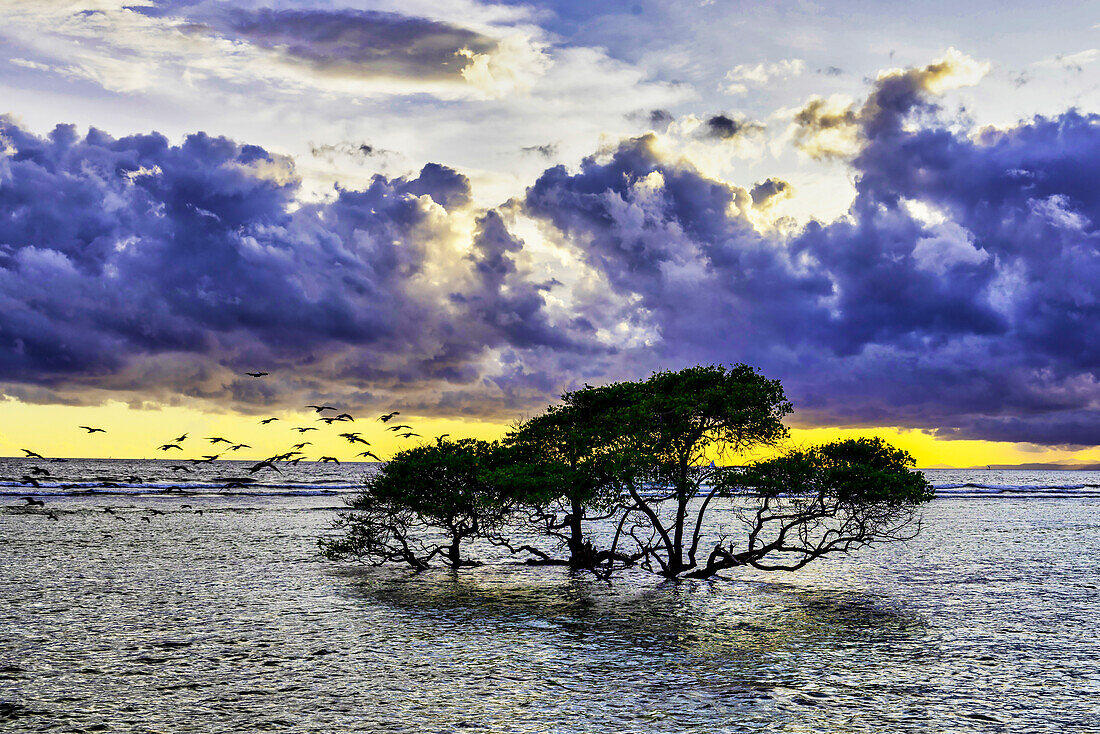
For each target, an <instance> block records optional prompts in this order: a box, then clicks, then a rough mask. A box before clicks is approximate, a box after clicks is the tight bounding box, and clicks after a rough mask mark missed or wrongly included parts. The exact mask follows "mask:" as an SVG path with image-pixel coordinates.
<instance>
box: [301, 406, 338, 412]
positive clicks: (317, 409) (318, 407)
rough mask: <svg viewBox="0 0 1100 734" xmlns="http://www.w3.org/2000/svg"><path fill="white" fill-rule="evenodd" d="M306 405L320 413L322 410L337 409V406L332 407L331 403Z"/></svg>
mask: <svg viewBox="0 0 1100 734" xmlns="http://www.w3.org/2000/svg"><path fill="white" fill-rule="evenodd" d="M306 407H307V408H313V409H314V410H316V411H317V412H318V413H320V412H322V411H325V410H336V408H334V407H332V406H331V405H307V406H306Z"/></svg>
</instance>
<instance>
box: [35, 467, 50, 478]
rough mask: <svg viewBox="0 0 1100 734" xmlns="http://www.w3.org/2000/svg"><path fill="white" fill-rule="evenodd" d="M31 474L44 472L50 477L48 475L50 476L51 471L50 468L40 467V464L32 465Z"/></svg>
mask: <svg viewBox="0 0 1100 734" xmlns="http://www.w3.org/2000/svg"><path fill="white" fill-rule="evenodd" d="M31 474H44V475H46V476H47V477H48V476H50V472H49V470H47V469H43V468H42V467H40V466H32V467H31Z"/></svg>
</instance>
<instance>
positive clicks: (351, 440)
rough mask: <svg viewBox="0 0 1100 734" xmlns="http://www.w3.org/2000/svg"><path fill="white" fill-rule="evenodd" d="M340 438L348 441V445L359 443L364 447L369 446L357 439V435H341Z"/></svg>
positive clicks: (366, 442)
mask: <svg viewBox="0 0 1100 734" xmlns="http://www.w3.org/2000/svg"><path fill="white" fill-rule="evenodd" d="M340 438H346V439H347V440H348V443H361V444H364V445H366V446H370V442H369V441H365V440H363V439H361V438H359V434H358V433H341V434H340Z"/></svg>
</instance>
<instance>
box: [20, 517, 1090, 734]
mask: <svg viewBox="0 0 1100 734" xmlns="http://www.w3.org/2000/svg"><path fill="white" fill-rule="evenodd" d="M184 503H187V504H190V505H192V507H190V508H183V507H182V504H184ZM3 504H5V503H4V502H0V505H3ZM12 504H14V503H12ZM106 506H110V507H111V508H112V509H113V511H114V514H110V513H106V512H104V511H103V508H104V507H106ZM337 507H338V503H337V502H334V500H333V499H332V498H324V497H270V498H265V497H250V498H242V497H208V498H201V499H188V498H183V499H181V498H178V497H177V498H172V497H164V496H161V497H122V498H119V497H116V498H104V497H72V498H64V499H58V500H51V502H50V509H51V510H52V511H54V512H55V513H56V514H57V516H58V519H57V520H50V519H49V518H48V517H46V516H44V515H42V514H39V513H37V512H32V513H28V512H26V511H23V510H7V511H0V538H2V540H3V542H4V553H3V554H0V729H3V730H5V731H8V730H10V731H102V730H107V729H103V728H101V727H109V730H111V731H157V732H200V731H201V732H209V731H303V732H305V731H312V732H316V731H340V732H352V731H364V732H366V731H372V732H374V731H383V732H452V731H459V730H463V731H464V730H467V729H471V730H475V731H486V732H547V731H560V732H647V733H650V732H682V731H691V732H722V731H730V732H741V731H745V732H750V731H760V732H765V731H766V732H776V731H786V732H883V731H890V732H894V731H912V732H918V731H919V732H926V731H1005V732H1015V731H1019V732H1044V731H1050V732H1054V731H1082V732H1084V731H1096V730H1100V713H1098V710H1097V709H1098V704H1097V701H1098V700H1100V662H1098V661H1100V642H1098V641H1097V638H1096V635H1095V632H1094V631H1095V629H1097V626H1098V624H1100V604H1098V602H1097V585H1098V583H1100V579H1098V574H1097V571H1096V570H1095V566H1096V559H1097V558H1098V557H1100V502H1097V501H1096V500H1095V499H1090V498H1076V499H1067V500H1064V501H1059V502H1044V501H1026V500H1020V501H1017V500H1004V499H1001V500H982V499H975V500H967V501H945V502H939V503H933V505H932V506H930V508H929V511H928V516H927V530H926V532H925V533H924V535H922V536H921V537H920V538H919V539H918V540H917V541H915V542H914V543H911V544H909V545H908V546H884V547H881V548H877V549H871V550H870V551H869V552H864V553H861V554H858V555H854V556H852V557H849V558H841V559H835V560H828V561H824V562H821V563H819V564H818V565H817V566H810V567H808V568H807V569H804V570H803V571H802V572H799V573H796V574H762V573H755V572H754V573H751V574H731V575H730V576H729V578H727V579H725V580H714V581H708V582H685V583H659V582H656V581H655V580H654V579H652V578H649V577H642V576H636V577H632V576H629V575H628V576H624V577H623V578H621V579H619V580H616V581H615V582H614V583H613V584H611V585H608V584H605V583H601V582H598V581H595V580H594V579H592V578H590V577H587V576H571V575H570V574H569V573H567V572H565V571H563V570H562V569H557V568H554V569H536V568H528V567H525V566H520V565H513V564H496V565H492V566H489V567H486V568H481V569H475V570H471V571H463V572H461V573H459V574H452V573H448V572H445V571H442V570H440V571H431V572H427V573H424V574H419V575H414V574H409V573H406V572H404V571H399V570H392V569H391V570H377V569H359V568H351V567H346V566H338V565H334V564H331V563H328V562H325V561H322V560H320V559H319V558H318V556H317V554H316V539H317V537H318V536H320V535H321V534H323V533H324V532H326V528H327V527H328V523H329V521H330V520H331V517H332V513H333V510H334V509H335V508H337ZM152 509H156V510H159V511H161V512H163V513H164V514H163V515H155V514H152V513H151V512H150V510H152ZM199 509H202V510H203V513H202V514H201V515H199V514H197V512H196V511H197V510H199ZM142 518H148V521H144V520H142Z"/></svg>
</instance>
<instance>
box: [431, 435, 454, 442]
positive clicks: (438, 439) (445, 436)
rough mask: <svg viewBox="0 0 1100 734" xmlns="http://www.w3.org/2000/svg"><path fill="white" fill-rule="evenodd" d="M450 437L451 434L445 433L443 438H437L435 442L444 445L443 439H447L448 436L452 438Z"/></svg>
mask: <svg viewBox="0 0 1100 734" xmlns="http://www.w3.org/2000/svg"><path fill="white" fill-rule="evenodd" d="M450 435H451V434H449V433H444V434H443V435H442V436H437V437H436V439H435V440H436V441H438V442H439V443H443V439H445V438H447V436H450Z"/></svg>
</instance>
